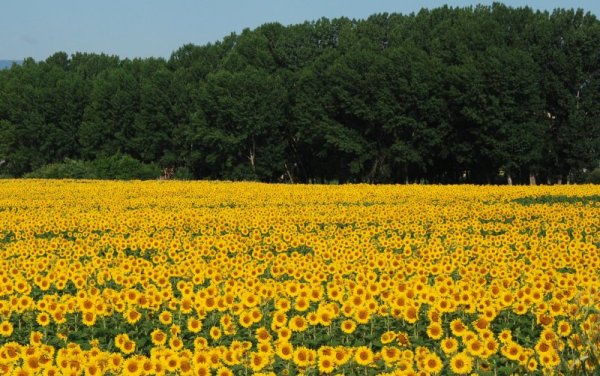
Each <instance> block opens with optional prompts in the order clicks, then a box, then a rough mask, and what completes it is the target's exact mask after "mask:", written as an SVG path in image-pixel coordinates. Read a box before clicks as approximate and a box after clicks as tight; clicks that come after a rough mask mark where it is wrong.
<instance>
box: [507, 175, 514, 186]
mask: <svg viewBox="0 0 600 376" xmlns="http://www.w3.org/2000/svg"><path fill="white" fill-rule="evenodd" d="M506 183H507V184H508V185H513V180H512V176H511V175H510V173H507V174H506Z"/></svg>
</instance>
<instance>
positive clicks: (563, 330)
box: [557, 320, 571, 337]
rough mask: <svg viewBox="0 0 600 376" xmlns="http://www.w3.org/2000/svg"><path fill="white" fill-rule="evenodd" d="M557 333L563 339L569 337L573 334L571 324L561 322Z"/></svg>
mask: <svg viewBox="0 0 600 376" xmlns="http://www.w3.org/2000/svg"><path fill="white" fill-rule="evenodd" d="M557 332H558V335H560V336H561V337H568V336H569V334H571V324H569V323H568V322H567V321H564V320H561V321H559V322H558V324H557Z"/></svg>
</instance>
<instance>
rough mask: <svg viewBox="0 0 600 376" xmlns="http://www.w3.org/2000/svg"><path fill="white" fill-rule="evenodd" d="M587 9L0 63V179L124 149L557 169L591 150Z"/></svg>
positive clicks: (252, 176) (598, 80)
mask: <svg viewBox="0 0 600 376" xmlns="http://www.w3.org/2000/svg"><path fill="white" fill-rule="evenodd" d="M598 46H600V22H599V21H598V19H597V18H596V17H595V16H594V15H592V14H590V13H585V12H584V11H583V10H572V9H557V10H555V11H553V12H551V13H550V12H542V11H534V10H532V9H531V8H527V7H525V8H511V7H508V6H505V5H502V4H499V3H495V4H493V5H491V6H477V7H467V8H452V7H447V6H445V7H441V8H437V9H432V10H427V9H423V10H421V11H420V12H418V13H416V14H409V15H402V14H387V13H382V14H375V15H372V16H370V17H369V18H367V19H364V20H354V19H348V18H337V19H331V20H330V19H326V18H323V19H320V20H316V21H312V22H305V23H303V24H297V25H290V26H283V25H280V24H278V23H269V24H264V25H262V26H260V27H258V28H256V29H254V30H249V29H246V30H244V31H243V32H241V33H240V34H235V33H232V34H231V35H229V36H227V37H225V38H223V39H222V40H221V41H218V42H216V43H210V44H206V45H203V46H196V45H191V44H188V45H185V46H182V47H181V48H179V49H178V50H176V51H175V52H174V53H173V54H172V56H171V57H170V58H169V59H168V60H166V59H157V58H147V59H133V60H130V59H120V58H118V57H116V56H107V55H104V54H88V53H76V54H73V55H71V56H68V55H67V54H66V53H64V52H58V53H56V54H54V55H52V56H50V57H49V58H48V59H46V60H45V61H39V62H36V61H34V60H33V59H26V60H25V61H24V62H23V64H22V65H15V66H13V67H12V68H10V69H6V70H1V71H0V175H3V176H14V177H20V176H24V175H25V174H27V173H30V172H31V171H34V170H37V169H40V168H43V167H44V166H46V165H54V164H56V163H63V162H64V161H73V160H79V161H95V160H101V159H106V158H111V157H113V156H123V155H126V156H128V157H131V158H133V159H135V160H137V161H139V162H140V163H145V164H153V165H157V166H160V167H163V168H167V167H169V168H171V167H172V168H175V169H181V170H185V171H188V174H189V176H191V177H193V178H197V179H231V180H241V179H244V180H260V181H268V182H276V181H291V182H330V181H338V182H373V183H384V182H386V183H404V182H415V181H417V182H419V181H426V182H430V183H458V182H469V183H505V182H515V183H529V182H530V179H537V181H538V182H540V181H541V182H551V183H555V182H561V181H562V182H565V181H567V180H572V179H574V178H577V177H578V176H580V175H581V174H582V173H583V172H585V171H592V170H593V169H594V168H597V167H598V165H599V162H600V48H598Z"/></svg>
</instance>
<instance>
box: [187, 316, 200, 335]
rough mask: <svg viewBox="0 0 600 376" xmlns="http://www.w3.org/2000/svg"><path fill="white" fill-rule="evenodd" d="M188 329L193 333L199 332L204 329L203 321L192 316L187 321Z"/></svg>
mask: <svg viewBox="0 0 600 376" xmlns="http://www.w3.org/2000/svg"><path fill="white" fill-rule="evenodd" d="M187 329H188V330H189V331H190V332H192V333H198V332H200V331H201V330H202V321H200V320H198V319H197V318H195V317H190V318H189V319H188V321H187Z"/></svg>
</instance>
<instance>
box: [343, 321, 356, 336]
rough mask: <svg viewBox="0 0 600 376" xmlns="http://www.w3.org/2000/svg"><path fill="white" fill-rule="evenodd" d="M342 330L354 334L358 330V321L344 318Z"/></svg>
mask: <svg viewBox="0 0 600 376" xmlns="http://www.w3.org/2000/svg"><path fill="white" fill-rule="evenodd" d="M340 326H341V329H342V332H344V333H345V334H352V333H353V332H354V330H356V323H355V322H354V321H353V320H344V321H342V323H341V324H340Z"/></svg>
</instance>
